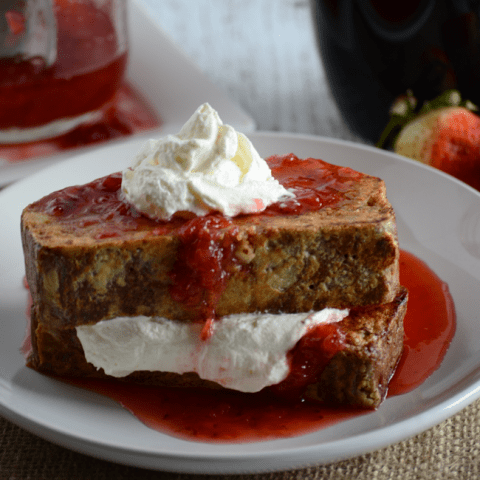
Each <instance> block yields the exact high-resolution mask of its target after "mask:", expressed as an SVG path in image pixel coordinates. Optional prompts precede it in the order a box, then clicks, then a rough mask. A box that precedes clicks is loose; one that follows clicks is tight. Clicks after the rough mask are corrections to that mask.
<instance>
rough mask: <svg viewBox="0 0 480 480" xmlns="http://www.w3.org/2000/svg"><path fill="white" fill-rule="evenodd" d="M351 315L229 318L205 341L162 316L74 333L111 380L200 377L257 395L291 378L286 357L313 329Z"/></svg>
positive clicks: (191, 326) (191, 327)
mask: <svg viewBox="0 0 480 480" xmlns="http://www.w3.org/2000/svg"><path fill="white" fill-rule="evenodd" d="M348 312H349V311H348V309H346V310H338V309H332V308H326V309H324V310H321V311H319V312H314V313H294V314H282V315H271V314H235V315H229V316H225V317H222V318H220V319H219V320H217V321H216V322H215V329H214V331H213V334H212V336H211V337H210V338H209V339H208V340H206V341H205V340H202V339H201V338H200V337H201V335H200V332H201V330H202V327H203V325H202V324H200V323H189V322H179V321H175V320H168V319H166V318H158V317H144V316H139V317H119V318H114V319H111V320H102V321H100V322H98V323H96V324H94V325H83V326H78V327H76V330H77V336H78V338H79V340H80V342H81V344H82V347H83V350H84V352H85V358H86V360H87V361H88V362H90V363H91V364H93V365H94V366H95V367H96V368H97V369H100V368H103V370H104V371H105V373H106V374H107V375H111V376H113V377H124V376H127V375H129V374H130V373H132V372H135V371H145V370H146V371H161V372H173V373H179V374H182V373H187V372H196V373H197V374H198V375H199V377H200V378H202V379H204V380H211V381H214V382H216V383H218V384H220V385H222V386H224V387H226V388H231V389H234V390H238V391H242V392H257V391H260V390H261V389H262V388H264V387H267V386H269V385H276V384H277V383H280V382H281V381H282V380H284V379H285V378H286V377H287V376H288V373H289V370H290V367H289V362H288V358H287V353H288V352H289V351H290V350H291V349H292V348H293V347H294V346H295V344H296V343H297V342H298V341H299V340H300V339H301V338H302V337H303V336H304V335H305V334H306V333H307V332H308V331H309V329H311V328H312V327H314V326H316V325H320V324H322V323H331V322H338V321H341V320H342V319H343V318H345V317H346V316H347V315H348Z"/></svg>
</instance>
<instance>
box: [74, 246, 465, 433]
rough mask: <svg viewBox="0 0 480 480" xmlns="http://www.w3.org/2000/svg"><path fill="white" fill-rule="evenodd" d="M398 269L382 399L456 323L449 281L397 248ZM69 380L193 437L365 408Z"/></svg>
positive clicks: (445, 340)
mask: <svg viewBox="0 0 480 480" xmlns="http://www.w3.org/2000/svg"><path fill="white" fill-rule="evenodd" d="M400 268H401V271H400V275H401V282H402V284H403V285H404V286H406V287H407V288H408V289H409V304H408V309H407V314H406V316H405V320H404V323H405V350H404V353H403V356H402V358H401V361H400V364H399V366H398V368H397V371H396V373H395V375H394V377H393V379H392V380H391V382H390V385H389V391H388V396H393V395H401V394H404V393H407V392H409V391H411V390H412V389H414V388H415V387H417V386H419V385H421V384H422V383H423V382H424V381H425V380H426V379H427V378H428V377H429V376H430V375H431V374H432V373H433V372H434V371H435V370H436V369H437V368H438V367H439V366H440V364H441V363H442V360H443V357H444V355H445V353H446V351H447V349H448V346H449V344H450V342H451V340H452V338H453V335H454V333H455V326H456V323H455V321H456V318H455V309H454V305H453V300H452V298H451V296H450V294H449V291H448V287H447V285H446V284H445V283H444V282H443V281H442V280H441V279H439V278H438V276H437V275H436V274H435V273H434V272H433V271H432V270H430V269H429V268H428V266H427V265H425V263H423V262H422V261H421V260H419V259H418V258H416V257H415V256H414V255H412V254H410V253H408V252H404V251H402V252H401V267H400ZM324 334H325V335H326V337H325V338H326V339H327V342H329V343H330V346H327V348H326V351H327V352H329V353H327V355H329V354H333V353H335V352H336V351H337V349H341V345H342V343H341V337H340V338H339V337H338V332H337V333H335V332H334V331H333V330H332V331H328V332H324ZM329 336H330V338H328V337H329ZM307 356H308V354H307ZM297 360H298V362H296V361H294V362H293V365H295V364H296V367H297V370H296V371H295V369H294V371H293V374H291V375H292V377H291V378H290V380H291V381H292V382H293V383H295V382H296V381H297V380H298V378H300V377H301V374H299V369H301V365H300V364H301V363H302V360H301V359H300V358H297ZM324 360H325V358H321V359H320V361H319V364H318V365H317V367H313V368H314V369H315V368H318V367H320V368H321V363H322V362H323V361H324ZM419 367H420V368H419ZM294 377H297V378H294ZM287 380H288V381H290V380H289V379H288V378H287ZM67 381H68V382H69V383H72V384H74V385H77V386H80V387H83V388H87V389H89V390H92V391H94V392H97V393H100V394H103V395H106V396H108V397H110V398H112V399H114V400H116V401H117V402H119V403H120V404H121V405H122V406H123V407H124V408H126V409H127V410H129V411H130V412H131V413H132V414H133V415H135V416H136V417H137V418H138V419H139V420H140V421H142V422H143V423H144V424H145V425H147V426H148V427H150V428H153V429H155V430H158V431H160V432H163V433H166V434H168V435H172V436H175V437H180V438H184V439H187V440H191V441H203V442H247V441H261V440H268V439H277V438H285V437H292V436H297V435H302V434H305V433H309V432H313V431H316V430H319V429H321V428H326V427H328V426H331V425H334V424H335V423H338V422H341V421H344V420H348V419H350V418H353V417H355V416H359V415H364V414H367V413H369V410H364V409H356V408H349V407H339V408H338V407H326V406H321V405H315V404H313V403H309V402H307V401H291V400H289V399H288V398H282V397H281V396H280V397H279V396H278V395H272V394H271V392H270V391H269V390H268V389H266V390H265V391H262V392H260V393H258V394H243V393H238V392H232V391H228V390H225V391H224V390H221V391H214V390H188V389H187V390H185V389H174V388H158V387H146V386H142V385H131V384H126V383H122V382H113V381H112V382H110V381H104V380H101V381H98V380H88V379H76V380H70V379H69V380H67ZM380 408H381V406H380Z"/></svg>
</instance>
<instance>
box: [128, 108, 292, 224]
mask: <svg viewBox="0 0 480 480" xmlns="http://www.w3.org/2000/svg"><path fill="white" fill-rule="evenodd" d="M122 192H123V195H124V197H125V199H126V201H128V202H129V203H130V204H132V205H134V206H135V208H136V209H137V210H139V211H141V212H143V213H144V214H145V215H147V216H149V217H151V218H154V219H159V220H169V219H170V218H171V217H172V215H174V214H175V213H177V212H192V213H194V214H196V215H206V214H208V213H210V212H213V211H219V212H221V213H223V214H224V215H226V216H229V217H233V216H236V215H239V214H242V213H256V212H260V211H262V210H264V209H265V208H266V207H267V206H269V205H271V204H272V203H275V202H277V201H279V200H280V199H282V198H290V197H294V194H293V193H291V192H289V191H288V190H286V189H285V188H284V187H283V186H282V185H281V184H280V183H279V182H278V181H277V180H276V179H275V178H274V177H273V176H272V173H271V171H270V168H269V167H268V165H267V163H266V162H265V160H264V159H263V158H261V157H260V155H259V154H258V152H257V151H256V150H255V148H254V146H253V145H252V143H251V142H250V140H249V139H248V138H247V137H246V136H245V135H243V134H242V133H239V132H237V131H236V130H235V129H234V128H233V127H231V126H230V125H224V124H223V122H222V120H221V119H220V117H219V116H218V113H217V112H216V111H215V110H214V109H213V108H212V107H211V106H210V105H209V104H208V103H205V104H203V105H201V106H200V107H199V108H198V109H197V110H196V112H195V113H194V114H193V115H192V117H191V118H190V119H189V120H188V121H187V123H186V124H185V125H184V126H183V127H182V129H181V130H180V132H179V133H178V134H176V135H167V136H166V137H164V138H161V139H159V140H153V139H151V140H149V141H148V142H147V143H146V144H145V145H144V146H143V148H142V149H141V151H140V152H139V153H138V154H137V155H136V157H135V158H134V160H133V163H132V165H131V166H130V167H129V168H127V169H125V170H124V171H123V175H122Z"/></svg>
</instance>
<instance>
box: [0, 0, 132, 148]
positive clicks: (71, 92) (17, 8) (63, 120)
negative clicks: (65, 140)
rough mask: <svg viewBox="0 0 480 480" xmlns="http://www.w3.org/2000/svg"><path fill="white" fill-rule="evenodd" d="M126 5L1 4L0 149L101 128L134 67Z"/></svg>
mask: <svg viewBox="0 0 480 480" xmlns="http://www.w3.org/2000/svg"><path fill="white" fill-rule="evenodd" d="M127 52H128V43H127V18H126V0H2V1H1V2H0V143H4V144H5V143H22V142H30V141H35V140H41V139H46V138H51V137H55V136H58V135H61V134H63V133H65V132H67V131H70V130H72V129H73V128H75V127H77V126H78V125H81V124H83V123H89V122H92V121H95V119H96V117H97V116H99V115H100V113H99V112H100V110H101V109H102V107H104V106H105V105H106V104H108V102H109V101H110V100H111V99H112V98H113V96H114V94H115V93H116V91H117V89H118V87H119V86H120V85H121V82H122V79H123V76H124V73H125V69H126V62H127Z"/></svg>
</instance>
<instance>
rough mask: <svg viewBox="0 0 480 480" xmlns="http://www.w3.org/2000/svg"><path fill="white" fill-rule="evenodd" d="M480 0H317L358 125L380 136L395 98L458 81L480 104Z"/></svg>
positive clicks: (345, 110)
mask: <svg viewBox="0 0 480 480" xmlns="http://www.w3.org/2000/svg"><path fill="white" fill-rule="evenodd" d="M479 4H480V0H312V10H313V19H314V23H315V28H316V34H317V38H318V43H319V49H320V52H321V56H322V60H323V64H324V67H325V71H326V75H327V79H328V82H329V85H330V89H331V91H332V94H333V96H334V98H335V101H336V102H337V105H338V107H339V108H340V111H341V113H342V116H343V117H344V120H345V121H346V123H347V125H348V126H349V127H350V128H351V130H352V131H353V132H355V133H357V134H358V135H360V136H361V137H363V138H364V139H365V140H367V141H370V142H372V143H374V142H376V141H377V140H378V139H379V137H380V134H381V132H382V130H383V129H384V128H385V126H386V124H387V122H388V119H389V109H390V107H391V105H392V103H393V101H394V99H395V98H396V97H398V96H399V95H402V94H404V93H405V92H406V91H407V90H411V91H412V92H413V94H414V95H415V97H416V98H417V99H418V101H419V102H420V103H423V102H424V101H426V100H431V99H432V98H434V97H436V96H438V95H439V94H440V93H442V92H443V91H445V90H447V89H450V88H456V89H458V90H459V91H460V93H461V94H462V97H463V98H467V99H469V100H471V101H472V102H474V103H476V104H480V21H479V10H480V7H479Z"/></svg>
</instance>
